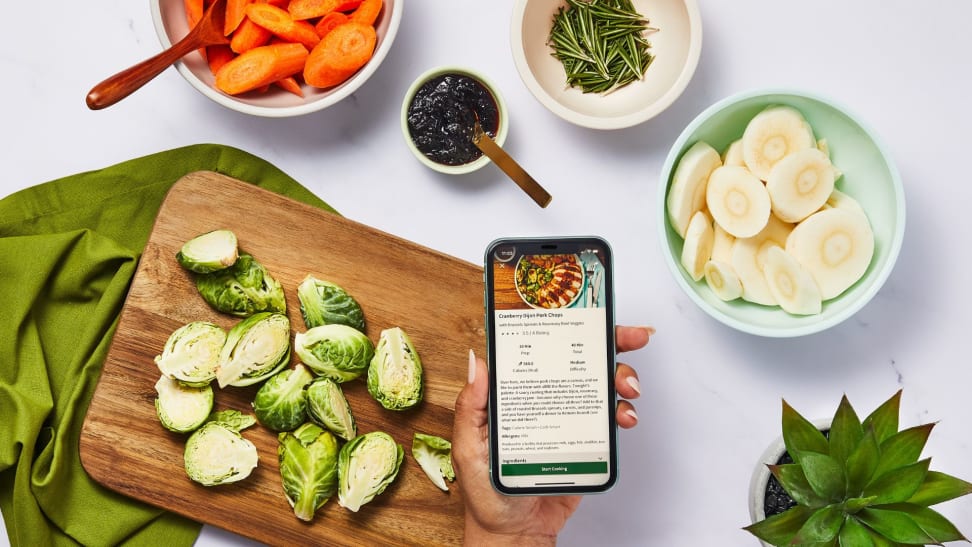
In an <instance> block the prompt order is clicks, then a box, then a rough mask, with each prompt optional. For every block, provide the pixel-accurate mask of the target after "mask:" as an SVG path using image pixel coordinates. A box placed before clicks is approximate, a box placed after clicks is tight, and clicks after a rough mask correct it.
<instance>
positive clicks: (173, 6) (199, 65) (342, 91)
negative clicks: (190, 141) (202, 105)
mask: <svg viewBox="0 0 972 547" xmlns="http://www.w3.org/2000/svg"><path fill="white" fill-rule="evenodd" d="M403 2H404V0H384V5H383V7H382V11H381V13H380V14H379V15H378V19H377V20H376V21H375V31H376V32H377V34H378V42H377V45H376V46H375V54H374V56H372V58H371V60H370V61H368V64H366V65H365V66H364V67H362V68H361V70H359V71H358V72H357V73H356V74H355V75H354V76H352V77H351V78H350V79H348V80H347V81H346V82H344V83H343V84H341V85H338V86H335V87H332V88H327V89H320V88H315V87H311V86H307V85H305V86H304V96H303V97H298V96H296V95H294V94H293V93H290V92H287V91H284V90H282V89H276V88H271V89H270V90H268V91H266V92H265V93H255V92H251V93H246V94H243V95H240V96H236V97H234V96H231V95H227V94H225V93H223V92H222V91H219V90H218V89H216V88H215V87H214V86H213V82H214V80H215V79H214V78H213V74H212V72H211V71H210V70H209V65H208V64H207V63H206V60H205V59H203V57H202V55H200V54H199V53H198V52H192V53H190V54H189V55H186V56H185V57H183V58H182V60H180V61H179V62H178V63H176V68H177V70H178V71H179V73H180V74H182V76H183V77H184V78H185V79H186V81H188V82H189V83H190V84H191V85H192V87H194V88H196V89H197V90H198V91H199V92H200V93H202V94H203V95H205V96H206V97H209V98H210V99H212V100H213V101H216V102H217V103H219V104H221V105H223V106H225V107H226V108H229V109H231V110H236V111H238V112H243V113H245V114H251V115H254V116H264V117H269V118H284V117H289V116H300V115H303V114H307V113H310V112H316V111H318V110H322V109H324V108H327V107H329V106H331V105H332V104H335V103H337V102H338V101H340V100H341V99H343V98H345V97H347V96H348V95H350V94H352V93H354V92H355V91H356V90H357V89H358V88H359V87H361V85H362V84H364V83H365V82H366V81H367V80H368V78H370V77H371V75H372V74H374V72H375V70H377V69H378V66H379V65H381V62H382V61H383V60H384V59H385V56H386V55H387V54H388V51H389V50H390V49H391V46H392V42H394V40H395V35H396V34H397V33H398V27H399V25H400V24H401V20H402V4H403ZM149 5H150V8H151V10H152V20H153V21H154V23H155V31H156V33H158V35H159V41H160V42H161V43H162V47H163V48H168V47H169V46H171V45H172V44H173V43H175V42H178V41H179V40H181V39H182V38H183V37H184V36H185V35H186V34H188V32H189V25H188V23H187V22H186V12H185V5H184V2H183V0H150V1H149Z"/></svg>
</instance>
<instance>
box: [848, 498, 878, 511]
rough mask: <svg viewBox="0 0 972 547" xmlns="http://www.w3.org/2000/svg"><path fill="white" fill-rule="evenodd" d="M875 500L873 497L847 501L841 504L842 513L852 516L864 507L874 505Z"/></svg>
mask: <svg viewBox="0 0 972 547" xmlns="http://www.w3.org/2000/svg"><path fill="white" fill-rule="evenodd" d="M875 499H877V498H875V497H874V496H870V497H867V498H850V499H849V500H847V501H845V502H844V503H843V507H844V512H845V513H847V514H849V515H853V514H854V513H857V512H858V511H860V510H861V509H864V508H865V507H869V506H871V505H874V503H875V502H874V500H875Z"/></svg>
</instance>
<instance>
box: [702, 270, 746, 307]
mask: <svg viewBox="0 0 972 547" xmlns="http://www.w3.org/2000/svg"><path fill="white" fill-rule="evenodd" d="M703 271H704V273H705V282H706V283H707V284H708V285H709V288H710V289H712V292H713V293H714V294H715V295H716V296H718V297H719V298H720V299H721V300H725V301H726V302H728V301H730V300H735V299H737V298H739V297H741V296H742V292H743V286H742V282H741V281H739V276H737V275H736V271H735V270H734V269H732V265H731V264H729V263H727V262H722V261H720V260H710V261H708V262H706V263H705V268H704V269H703Z"/></svg>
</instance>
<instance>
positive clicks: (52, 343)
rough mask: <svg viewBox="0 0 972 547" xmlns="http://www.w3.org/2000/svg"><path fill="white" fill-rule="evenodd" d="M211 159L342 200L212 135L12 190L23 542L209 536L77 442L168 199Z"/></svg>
mask: <svg viewBox="0 0 972 547" xmlns="http://www.w3.org/2000/svg"><path fill="white" fill-rule="evenodd" d="M200 170H209V171H217V172H220V173H223V174H226V175H229V176H232V177H235V178H238V179H240V180H244V181H248V182H252V183H254V184H256V185H258V186H261V187H263V188H266V189H268V190H272V191H275V192H278V193H280V194H283V195H285V196H289V197H291V198H294V199H297V200H299V201H302V202H304V203H307V204H311V205H315V206H318V207H321V208H324V209H327V210H331V211H333V209H330V207H328V205H327V204H326V203H324V202H323V201H321V200H320V199H318V198H317V197H315V196H314V195H313V194H312V193H311V192H310V191H308V190H307V189H306V188H304V187H302V186H301V185H300V184H298V183H297V182H296V181H294V180H293V179H292V178H290V177H289V176H287V175H286V174H284V173H283V172H281V171H280V170H278V169H277V168H276V167H274V166H272V165H270V164H269V163H267V162H266V161H264V160H261V159H259V158H257V157H255V156H252V155H250V154H248V153H246V152H243V151H241V150H238V149H234V148H228V147H225V146H218V145H211V144H202V145H194V146H188V147H184V148H178V149H175V150H170V151H166V152H161V153H158V154H153V155H150V156H146V157H143V158H138V159H134V160H131V161H127V162H125V163H121V164H118V165H115V166H112V167H108V168H105V169H102V170H99V171H92V172H88V173H82V174H79V175H74V176H70V177H66V178H62V179H58V180H55V181H52V182H48V183H46V184H41V185H38V186H34V187H32V188H27V189H25V190H22V191H20V192H17V193H15V194H12V195H10V196H8V197H6V198H4V199H3V200H0V297H2V303H3V309H2V312H0V511H2V513H3V520H4V523H5V524H6V528H7V534H8V535H9V537H10V541H11V543H12V545H15V546H17V545H24V546H34V545H75V544H78V543H80V544H82V545H116V544H120V543H125V544H129V545H189V544H192V542H193V541H194V540H195V539H196V537H197V536H198V534H199V530H200V525H199V524H198V523H196V522H192V521H190V520H187V519H184V518H182V517H179V516H176V515H174V514H171V513H168V512H165V511H163V510H161V509H158V508H155V507H151V506H148V505H146V504H142V503H140V502H136V501H134V500H132V499H129V498H126V497H124V496H122V495H120V494H116V493H114V492H112V491H109V490H108V489H106V488H104V487H102V486H100V485H98V484H97V483H95V482H94V481H93V480H92V479H91V478H90V477H88V475H87V473H85V471H84V469H83V468H82V467H81V460H80V457H79V454H78V440H79V437H80V433H81V425H82V423H83V422H84V416H85V413H86V411H87V409H88V404H89V403H90V401H91V396H92V394H93V393H94V389H95V385H96V384H97V381H98V376H99V374H100V373H101V369H102V365H103V364H104V360H105V356H106V354H107V352H108V344H109V342H110V341H111V337H112V335H113V334H114V332H115V328H116V326H117V323H118V314H119V312H120V311H121V308H122V304H123V303H124V301H125V296H126V294H127V292H128V287H129V284H130V282H131V280H132V276H133V275H134V274H135V266H136V263H137V261H138V258H139V256H140V255H141V252H142V250H143V249H144V247H145V243H146V241H147V240H148V236H149V232H150V231H151V228H152V225H153V223H154V221H155V217H156V214H157V213H158V210H159V206H160V205H161V203H162V200H163V198H164V197H165V195H166V192H168V190H169V188H170V187H171V186H172V184H173V183H174V182H175V181H176V180H178V179H179V178H181V177H182V176H183V175H185V174H187V173H190V172H193V171H200ZM119 465H125V463H124V462H119Z"/></svg>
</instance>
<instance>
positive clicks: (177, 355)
mask: <svg viewBox="0 0 972 547" xmlns="http://www.w3.org/2000/svg"><path fill="white" fill-rule="evenodd" d="M225 342H226V331H224V330H223V329H221V328H220V327H219V326H217V325H214V324H212V323H207V322H205V321H194V322H192V323H187V324H185V325H183V326H181V327H179V328H178V329H176V330H175V332H173V333H172V334H171V335H169V339H168V340H167V341H166V342H165V347H164V348H163V349H162V354H161V355H157V356H156V357H155V364H156V365H158V366H159V370H160V371H161V372H162V374H163V375H165V376H167V377H169V378H172V379H174V380H178V381H179V382H182V383H183V384H185V385H187V386H194V387H200V386H205V385H209V382H211V381H212V380H213V378H216V367H217V366H218V365H219V352H220V351H222V349H223V344H224V343H225Z"/></svg>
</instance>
